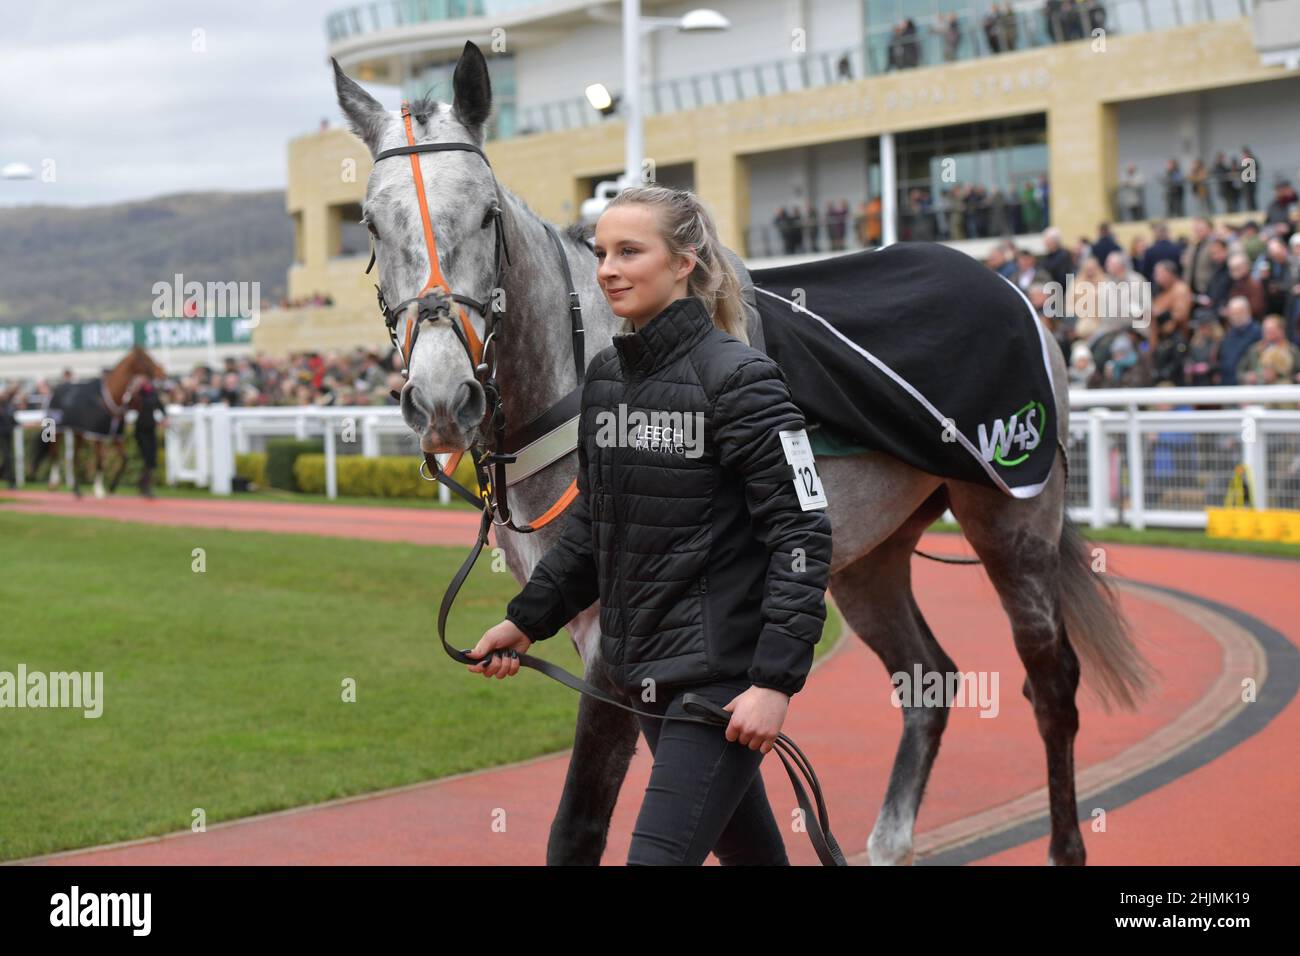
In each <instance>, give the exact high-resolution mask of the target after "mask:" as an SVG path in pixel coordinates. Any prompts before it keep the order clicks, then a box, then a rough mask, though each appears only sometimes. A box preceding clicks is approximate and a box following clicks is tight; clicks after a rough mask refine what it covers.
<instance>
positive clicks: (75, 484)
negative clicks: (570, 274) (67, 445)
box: [68, 432, 85, 498]
mask: <svg viewBox="0 0 1300 956" xmlns="http://www.w3.org/2000/svg"><path fill="white" fill-rule="evenodd" d="M84 445H85V440H84V439H83V438H82V437H81V432H73V433H72V463H71V464H70V465H68V467H69V468H70V469H71V470H72V493H73V494H74V495H76V496H77V497H78V498H80V497H81V469H80V468H79V467H78V465H77V463H78V462H79V461H80V460H81V449H82V448H83V447H84Z"/></svg>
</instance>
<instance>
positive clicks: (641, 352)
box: [613, 295, 713, 375]
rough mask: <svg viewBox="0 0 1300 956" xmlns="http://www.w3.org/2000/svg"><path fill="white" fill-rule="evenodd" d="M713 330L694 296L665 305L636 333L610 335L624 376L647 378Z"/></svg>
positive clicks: (705, 312) (702, 304) (705, 313)
mask: <svg viewBox="0 0 1300 956" xmlns="http://www.w3.org/2000/svg"><path fill="white" fill-rule="evenodd" d="M712 327H713V319H712V318H710V316H709V313H708V311H707V310H706V309H705V307H704V303H703V302H701V301H700V300H699V299H698V298H697V297H696V296H693V295H688V296H684V297H682V298H680V299H676V300H674V301H673V302H671V303H669V304H668V305H667V306H666V307H665V308H664V310H663V311H662V312H660V313H659V314H658V315H656V316H655V317H654V318H653V319H651V320H650V321H649V322H647V323H646V324H645V325H643V326H642V327H641V330H640V331H639V332H619V333H617V334H615V335H614V337H613V342H614V349H615V351H617V352H618V360H619V364H620V365H622V367H623V372H624V374H629V373H630V374H634V375H648V374H650V373H651V372H653V371H654V370H655V369H657V368H659V367H660V366H661V365H664V364H666V363H667V362H668V361H670V360H671V359H673V358H676V357H677V356H678V355H680V354H681V353H683V352H685V351H686V350H687V349H689V348H690V347H691V346H692V345H694V344H695V343H696V341H698V340H699V339H700V337H701V336H703V335H704V333H705V332H707V331H708V330H709V329H710V328H712Z"/></svg>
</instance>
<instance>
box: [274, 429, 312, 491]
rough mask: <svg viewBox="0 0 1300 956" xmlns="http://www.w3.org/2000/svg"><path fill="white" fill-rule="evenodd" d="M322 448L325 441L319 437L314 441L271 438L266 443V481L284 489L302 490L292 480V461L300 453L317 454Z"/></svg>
mask: <svg viewBox="0 0 1300 956" xmlns="http://www.w3.org/2000/svg"><path fill="white" fill-rule="evenodd" d="M324 449H325V443H324V441H323V440H321V439H319V438H318V439H316V440H315V441H298V440H297V439H296V438H272V439H271V440H270V441H268V442H267V443H266V483H267V484H269V485H270V486H271V487H272V488H283V489H284V490H285V491H301V490H303V489H302V488H301V487H299V485H298V484H297V482H295V481H294V471H293V466H294V462H295V461H296V460H297V459H298V457H299V456H300V455H310V454H319V453H320V452H322V451H324Z"/></svg>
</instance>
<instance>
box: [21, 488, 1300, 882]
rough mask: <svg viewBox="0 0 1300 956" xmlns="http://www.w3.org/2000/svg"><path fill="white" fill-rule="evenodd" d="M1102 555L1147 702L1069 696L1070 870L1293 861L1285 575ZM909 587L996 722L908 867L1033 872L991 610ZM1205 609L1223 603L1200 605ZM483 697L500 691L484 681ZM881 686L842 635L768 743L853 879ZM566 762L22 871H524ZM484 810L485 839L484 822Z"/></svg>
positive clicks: (1280, 567)
mask: <svg viewBox="0 0 1300 956" xmlns="http://www.w3.org/2000/svg"><path fill="white" fill-rule="evenodd" d="M6 496H9V497H13V498H16V499H18V503H0V510H12V511H22V512H29V513H45V514H63V515H77V516H83V517H92V516H93V517H105V518H114V519H118V520H127V521H140V522H146V523H154V524H179V525H198V526H202V527H221V528H232V529H236V530H263V531H275V532H297V533H310V534H325V535H337V536H345V537H359V538H373V539H377V540H385V541H392V540H402V541H414V542H417V543H422V544H453V545H463V546H466V547H468V546H469V545H470V544H471V543H472V541H473V537H474V533H475V531H476V530H477V525H478V521H477V519H476V517H475V515H474V514H473V513H471V512H468V511H463V510H457V511H449V510H448V511H444V510H441V509H438V508H436V507H431V508H429V509H427V510H425V509H397V508H393V509H386V508H378V507H349V506H344V505H306V504H303V505H299V504H287V503H286V504H279V503H275V504H272V503H264V502H241V501H239V500H238V499H236V500H232V501H216V500H209V499H177V498H167V499H158V500H156V501H152V502H150V501H144V500H141V499H137V498H125V497H119V498H109V499H106V500H104V501H96V500H95V499H93V498H91V497H87V498H84V499H82V500H81V501H80V502H77V501H75V500H74V499H72V497H71V496H70V495H67V494H62V493H55V494H51V493H48V492H27V491H22V492H8V491H0V497H6ZM922 547H923V548H925V549H927V550H929V551H931V552H938V553H946V554H958V553H960V554H967V553H969V548H968V547H967V546H966V544H965V542H964V541H962V540H961V539H960V538H958V537H956V536H953V535H929V536H927V537H926V539H925V541H924V542H923V543H922ZM1104 547H1105V550H1106V559H1107V565H1108V568H1107V570H1108V573H1110V574H1112V575H1114V576H1115V578H1116V579H1117V580H1120V581H1121V582H1122V603H1123V606H1124V608H1125V611H1126V613H1127V614H1128V615H1129V617H1130V619H1131V620H1132V621H1133V624H1134V627H1135V630H1136V632H1137V633H1138V634H1139V635H1140V636H1141V639H1142V641H1143V643H1144V648H1145V652H1146V654H1147V656H1148V658H1149V659H1150V660H1151V661H1152V663H1153V664H1154V665H1155V666H1156V667H1157V668H1159V670H1160V671H1161V684H1160V685H1159V686H1158V688H1157V689H1156V691H1155V693H1154V694H1153V696H1152V698H1151V699H1150V700H1149V701H1148V703H1147V704H1146V705H1145V706H1144V707H1143V708H1142V709H1141V710H1140V711H1139V712H1138V713H1136V714H1133V713H1127V712H1119V713H1114V714H1107V713H1105V712H1104V711H1103V710H1102V709H1101V708H1100V707H1099V706H1098V705H1097V703H1096V702H1095V700H1094V699H1093V698H1092V697H1091V696H1090V695H1088V694H1087V693H1086V692H1084V693H1081V695H1080V701H1079V705H1080V732H1079V736H1078V738H1077V739H1076V742H1075V759H1076V768H1077V773H1078V777H1079V801H1080V807H1081V809H1084V810H1085V811H1086V812H1087V813H1088V814H1089V815H1090V816H1093V817H1097V816H1098V814H1097V811H1104V817H1099V819H1102V820H1104V832H1103V831H1100V830H1099V828H1097V824H1095V823H1094V824H1092V825H1089V824H1087V823H1085V824H1084V828H1083V834H1084V842H1085V844H1086V846H1087V851H1088V862H1089V863H1090V864H1139V863H1140V864H1290V865H1294V864H1296V863H1297V862H1300V767H1297V763H1296V761H1295V752H1296V749H1295V748H1296V744H1295V741H1296V740H1297V739H1300V701H1298V700H1297V698H1296V696H1295V694H1294V691H1295V687H1296V684H1297V682H1298V681H1300V666H1298V665H1297V661H1300V651H1297V645H1298V644H1300V614H1298V613H1297V611H1298V610H1300V597H1298V595H1300V563H1297V562H1292V561H1286V560H1281V559H1270V558H1257V557H1249V556H1242V555H1228V554H1212V553H1207V552H1197V551H1186V550H1177V549H1166V548H1149V547H1138V546H1128V545H1105V546H1104ZM913 571H914V580H915V586H916V593H917V596H918V602H919V603H920V605H921V609H922V611H923V612H924V613H925V615H926V619H927V621H928V622H929V623H930V626H931V628H932V629H933V631H934V632H935V634H936V636H937V637H938V639H939V640H940V641H941V643H942V644H943V645H944V647H945V649H946V650H947V651H948V653H949V654H950V655H951V656H952V657H953V659H954V660H956V661H957V663H958V665H959V666H960V667H961V668H962V670H963V671H971V670H974V671H977V672H987V673H988V674H997V675H998V676H999V686H998V688H997V693H996V694H995V695H994V700H995V701H996V702H997V707H998V712H997V714H996V717H994V718H993V719H986V718H982V717H981V716H980V709H979V707H978V706H973V707H969V708H961V707H958V708H954V709H953V711H952V716H951V719H950V721H949V725H948V730H947V732H946V734H945V736H944V741H943V746H942V748H941V750H940V753H939V757H938V759H937V760H936V763H935V767H934V771H933V773H932V775H931V778H930V783H929V786H928V788H927V791H926V796H925V800H924V801H923V803H922V805H921V811H920V816H919V818H918V820H917V825H916V832H917V837H916V851H917V861H918V862H927V861H933V862H967V861H973V862H979V863H984V864H1034V865H1037V864H1041V863H1043V862H1044V861H1045V859H1046V843H1047V841H1046V838H1045V837H1038V836H1036V835H1035V834H1034V833H1032V832H1027V831H1025V830H1024V829H1021V830H1012V829H1009V828H1011V827H1014V826H1015V825H1016V824H1018V823H1020V822H1022V821H1024V820H1026V819H1029V820H1032V819H1034V818H1035V817H1038V818H1041V815H1042V811H1043V809H1044V808H1045V799H1044V797H1043V792H1044V785H1045V782H1046V775H1045V769H1044V766H1045V765H1044V754H1043V748H1042V744H1041V742H1040V740H1039V737H1038V733H1037V730H1036V728H1035V725H1034V720H1033V715H1032V713H1031V711H1030V708H1029V705H1028V703H1027V702H1026V701H1025V700H1024V698H1023V697H1022V696H1021V693H1020V687H1021V683H1022V681H1023V679H1024V670H1023V668H1022V667H1021V665H1020V662H1019V659H1018V658H1017V656H1016V654H1015V649H1014V647H1013V645H1012V642H1011V635H1010V629H1009V627H1008V625H1007V621H1006V618H1005V616H1004V615H1003V613H1002V610H1001V607H1000V605H999V604H998V601H997V598H996V594H995V592H994V591H993V588H992V586H991V585H990V584H989V583H988V579H987V578H986V576H985V575H984V573H983V571H982V570H980V569H979V568H974V567H955V566H949V565H941V564H936V563H933V562H930V561H925V560H923V559H920V558H916V559H914V561H913ZM1136 582H1143V584H1150V585H1155V586H1162V587H1165V588H1169V589H1173V591H1175V592H1179V593H1178V594H1171V593H1169V592H1166V591H1159V590H1153V589H1151V588H1147V587H1145V586H1143V584H1138V583H1136ZM1207 598H1208V599H1209V601H1210V602H1217V603H1218V604H1220V605H1226V606H1227V607H1226V608H1220V609H1216V608H1214V607H1211V606H1207V604H1206V602H1205V600H1204V599H1207ZM1231 609H1236V611H1239V612H1244V613H1245V615H1246V616H1244V617H1243V616H1242V615H1240V614H1234V613H1233V612H1232V610H1231ZM1221 611H1223V612H1224V613H1220V612H1221ZM1246 678H1250V679H1253V680H1254V681H1255V682H1256V684H1257V685H1258V688H1259V693H1258V699H1257V700H1256V701H1255V702H1253V703H1243V702H1242V700H1241V697H1242V690H1241V688H1242V681H1243V679H1246ZM517 679H521V680H541V679H543V678H542V677H541V676H540V675H526V676H523V677H520V678H517ZM493 686H494V687H496V688H498V689H499V692H501V693H509V690H508V687H507V685H506V682H504V681H503V682H494V684H493ZM890 690H891V688H890V685H889V682H888V679H887V677H886V675H885V673H884V671H883V668H882V666H881V664H880V662H879V660H878V659H877V658H876V657H875V655H874V654H873V653H871V651H870V650H868V649H867V648H866V647H865V645H863V644H862V642H861V641H859V640H856V639H854V638H853V637H852V635H846V636H845V637H844V638H843V639H842V641H841V644H840V647H838V648H837V649H836V650H835V651H834V652H833V653H832V654H830V655H828V656H827V657H826V658H824V659H823V660H822V661H820V662H819V663H818V665H817V666H816V668H815V669H814V671H813V673H812V675H811V676H810V677H809V680H808V684H807V686H806V688H805V689H804V691H803V692H802V693H800V694H799V695H798V696H797V697H796V698H795V700H794V703H793V705H792V706H791V709H790V713H789V716H788V718H787V721H786V726H785V728H784V729H785V731H786V732H787V733H788V734H789V735H790V736H791V737H792V738H793V739H794V740H795V741H797V742H798V744H799V746H800V747H801V748H802V749H803V750H804V752H805V753H806V754H807V755H808V756H809V759H811V760H812V762H813V765H814V767H815V768H816V771H817V774H818V777H819V779H820V780H821V783H822V789H823V792H824V793H825V796H826V800H827V804H828V806H829V808H830V812H831V822H832V826H833V829H834V832H835V835H836V838H837V839H838V840H839V842H840V845H841V846H842V847H843V849H844V852H845V854H846V855H847V856H849V857H850V859H851V861H852V862H856V863H865V862H866V858H865V853H864V849H865V846H866V839H867V836H868V835H869V834H870V832H871V826H872V824H873V823H874V819H875V815H876V812H877V811H878V809H879V807H880V803H881V800H882V799H883V796H884V790H885V786H886V783H887V780H888V774H889V769H890V766H891V764H892V761H893V756H894V751H895V748H896V746H897V743H898V733H899V728H900V721H899V716H898V713H897V712H896V710H895V709H894V707H893V706H892V705H891V703H890ZM1174 754H1177V755H1178V756H1177V757H1176V758H1175V760H1174V761H1169V758H1170V756H1171V755H1174ZM568 763H569V753H568V752H567V751H565V752H562V753H556V754H550V755H546V756H542V757H538V758H535V759H533V760H530V761H526V762H523V763H519V764H512V765H509V766H505V767H500V768H495V769H491V770H484V771H478V772H475V773H471V774H465V775H461V776H457V777H451V778H444V779H440V780H436V781H430V782H427V783H420V784H414V785H411V786H408V787H404V788H401V789H398V790H391V791H385V792H383V793H379V794H371V795H363V796H359V797H353V798H348V799H346V800H340V801H334V802H332V803H329V804H323V805H319V806H314V807H305V808H301V809H295V810H288V811H283V812H280V813H275V814H269V815H266V816H262V817H255V818H249V819H247V820H241V821H234V822H231V823H224V824H215V825H213V826H211V827H209V828H208V831H207V832H206V833H202V834H192V833H189V832H183V833H179V834H173V835H168V836H165V837H161V838H152V839H147V840H142V841H135V842H132V843H129V844H118V845H115V846H113V847H107V848H99V849H91V850H79V851H72V852H70V853H65V854H56V855H54V856H51V857H43V858H40V862H49V863H55V864H110V865H111V864H191V863H209V864H336V863H337V864H361V863H365V864H453V865H459V864H489V865H491V864H542V863H544V862H545V854H546V840H547V835H548V830H549V827H550V822H551V817H552V815H553V813H554V811H555V808H556V805H557V803H558V800H559V796H560V793H561V790H562V788H563V784H564V775H565V772H566V770H567V768H568ZM650 763H651V760H650V754H649V751H648V749H647V748H646V747H645V745H644V743H643V742H641V743H639V746H638V751H637V754H636V756H635V757H634V759H633V761H632V766H631V769H630V771H629V773H628V779H627V781H626V782H625V784H624V786H623V790H622V792H621V794H620V797H619V801H618V805H617V807H616V810H615V813H614V820H613V824H612V827H611V832H610V837H609V845H608V847H607V849H606V852H605V857H604V862H605V863H607V864H621V863H623V861H624V860H625V859H626V856H627V848H628V841H629V838H630V836H631V831H632V826H633V824H634V822H635V819H636V813H637V810H638V808H639V806H640V801H641V796H642V794H643V793H644V791H645V786H646V781H647V780H648V777H649V771H650ZM763 773H764V781H765V783H766V786H767V792H768V796H769V799H770V800H771V802H772V806H773V809H774V810H775V811H776V813H777V817H778V819H779V820H782V821H788V820H789V819H790V813H791V810H792V809H793V808H794V806H795V804H794V797H793V794H792V792H791V789H790V784H789V781H788V779H787V778H786V775H785V771H784V769H783V768H782V767H781V764H780V762H779V761H777V760H775V759H768V760H765V761H764V764H763ZM500 810H504V811H505V819H506V821H507V832H504V833H502V832H497V830H496V829H494V828H493V825H492V824H493V820H494V814H495V816H496V817H499V816H500V814H499V812H498V811H500ZM787 825H788V824H787ZM1044 832H1045V831H1044ZM786 845H787V847H788V848H789V852H790V857H791V861H792V862H793V863H796V864H815V863H816V856H815V855H814V853H813V851H812V847H811V844H810V843H809V842H808V840H807V838H806V836H804V835H803V834H802V833H788V835H787V838H786ZM33 862H34V861H33ZM710 863H711V864H714V863H716V861H714V860H713V859H712V858H710Z"/></svg>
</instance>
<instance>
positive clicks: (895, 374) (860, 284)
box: [750, 242, 1059, 498]
mask: <svg viewBox="0 0 1300 956" xmlns="http://www.w3.org/2000/svg"><path fill="white" fill-rule="evenodd" d="M750 277H751V279H752V281H753V284H754V295H755V299H756V304H757V306H758V311H759V315H760V317H761V319H762V329H763V339H764V345H763V347H764V348H765V350H766V351H767V354H768V355H770V356H771V357H772V358H773V359H774V360H775V361H776V362H777V364H778V365H780V367H781V370H782V371H783V372H784V373H785V376H786V381H787V382H788V383H789V385H790V393H791V397H792V398H793V399H794V402H795V404H796V405H798V406H799V408H800V409H802V410H803V412H804V416H805V417H806V419H807V420H808V427H809V437H810V438H812V437H813V436H814V435H817V433H818V431H821V432H822V433H823V435H824V437H825V438H828V439H837V440H839V441H844V440H848V441H851V442H855V443H857V444H859V445H860V446H864V447H866V448H868V449H872V450H876V451H882V452H886V453H887V454H890V455H893V456H894V457H896V458H898V459H900V460H902V461H904V462H906V463H907V464H909V465H912V466H914V467H916V468H919V469H920V470H922V471H926V472H929V473H930V474H934V475H942V476H944V477H947V478H956V479H959V480H963V481H972V482H978V483H981V484H985V485H990V486H992V487H995V488H998V489H999V490H1001V491H1003V492H1005V493H1006V494H1009V495H1013V496H1015V497H1017V498H1032V497H1034V496H1035V495H1037V494H1038V493H1039V492H1040V491H1042V490H1043V486H1044V485H1045V484H1046V481H1047V476H1048V474H1049V472H1050V471H1051V467H1052V461H1053V459H1054V457H1055V453H1056V446H1057V437H1056V417H1057V415H1058V413H1059V409H1057V407H1056V400H1055V397H1054V395H1055V393H1054V392H1053V388H1052V371H1051V364H1050V353H1049V352H1048V349H1052V348H1056V345H1055V344H1054V343H1052V342H1049V341H1048V336H1047V334H1046V332H1045V330H1044V329H1043V326H1042V323H1041V322H1040V321H1039V319H1038V316H1037V314H1036V313H1035V311H1034V308H1033V306H1032V305H1030V303H1029V300H1028V299H1026V298H1025V297H1024V295H1023V294H1022V293H1021V292H1020V290H1019V289H1017V288H1016V287H1015V286H1014V285H1012V284H1011V283H1010V282H1008V281H1007V280H1006V279H1004V278H1003V277H1002V276H1000V275H998V274H997V273H995V272H993V271H991V270H990V269H989V268H988V267H987V266H985V265H983V264H982V263H980V262H979V261H977V260H975V259H973V258H971V257H970V256H968V255H966V254H965V253H962V252H958V251H957V250H955V249H951V248H949V247H947V246H943V245H939V244H937V243H923V242H903V243H897V244H895V245H892V246H889V247H887V248H884V249H879V250H873V251H869V252H859V253H853V254H851V255H844V256H836V257H834V258H830V259H822V260H820V261H817V262H810V263H803V264H799V265H793V266H782V267H779V268H774V269H758V270H753V271H751V273H750Z"/></svg>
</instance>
